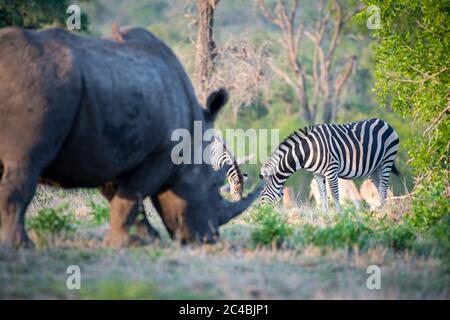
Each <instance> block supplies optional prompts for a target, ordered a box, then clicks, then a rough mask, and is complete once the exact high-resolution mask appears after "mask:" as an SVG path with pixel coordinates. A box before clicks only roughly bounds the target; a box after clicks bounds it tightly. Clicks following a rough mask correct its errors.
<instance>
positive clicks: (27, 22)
mask: <svg viewBox="0 0 450 320" xmlns="http://www.w3.org/2000/svg"><path fill="white" fill-rule="evenodd" d="M71 4H72V2H71V1H69V0H46V1H29V0H28V1H27V0H0V28H3V27H7V26H18V27H19V26H20V27H24V28H29V29H38V28H42V27H44V26H48V25H54V26H59V27H63V26H65V23H66V20H67V18H68V14H67V8H68V7H69V6H70V5H71ZM87 27H88V20H87V16H86V15H85V14H83V12H82V14H81V29H82V30H87Z"/></svg>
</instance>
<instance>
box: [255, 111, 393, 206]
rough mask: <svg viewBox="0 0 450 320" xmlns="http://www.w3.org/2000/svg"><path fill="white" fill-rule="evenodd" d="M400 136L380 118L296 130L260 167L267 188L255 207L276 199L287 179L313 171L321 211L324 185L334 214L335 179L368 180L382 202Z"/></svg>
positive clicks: (337, 191) (337, 195) (337, 190)
mask: <svg viewBox="0 0 450 320" xmlns="http://www.w3.org/2000/svg"><path fill="white" fill-rule="evenodd" d="M398 144H399V138H398V135H397V133H396V132H395V130H394V129H393V128H392V127H391V126H390V125H389V124H387V123H386V122H384V121H383V120H380V119H368V120H362V121H358V122H352V123H348V124H342V125H339V124H320V125H315V126H310V127H307V128H305V129H303V130H302V129H299V130H297V131H295V132H294V133H293V134H291V135H290V136H289V137H288V138H287V139H286V140H284V141H283V142H282V143H281V144H280V145H279V147H278V148H277V149H276V150H275V151H274V153H273V154H272V155H271V157H270V158H269V160H268V161H267V163H266V164H265V165H264V166H263V167H262V168H261V175H260V177H261V178H262V179H264V180H265V182H266V184H265V187H264V189H263V191H262V194H261V200H260V203H262V204H271V203H275V202H277V201H278V200H279V198H280V197H281V195H282V188H283V185H284V183H285V182H286V180H287V179H288V178H289V177H290V176H291V175H292V174H293V173H294V172H296V171H298V170H300V169H305V170H308V171H310V172H312V173H313V175H314V177H315V179H316V180H317V183H318V185H319V190H320V197H321V203H322V210H323V211H327V210H328V208H327V207H328V206H327V199H326V185H325V180H328V184H329V187H330V190H331V194H332V196H333V200H334V203H335V206H336V210H337V211H338V212H340V211H341V207H340V204H339V187H338V178H343V179H355V178H361V177H367V176H370V177H371V178H372V180H373V181H374V183H375V184H376V186H377V189H378V193H379V197H380V203H381V204H383V202H384V200H385V199H386V192H387V187H388V185H387V183H388V179H389V174H390V172H391V170H392V171H393V172H394V173H398V171H397V170H396V168H395V165H394V160H395V155H396V153H397V149H398Z"/></svg>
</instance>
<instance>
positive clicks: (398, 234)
mask: <svg viewBox="0 0 450 320" xmlns="http://www.w3.org/2000/svg"><path fill="white" fill-rule="evenodd" d="M336 219H337V222H336V224H335V225H332V226H327V227H325V228H320V227H317V226H313V225H309V224H307V225H304V226H303V227H302V228H300V229H299V230H298V232H297V236H296V241H297V242H299V243H300V244H301V245H308V244H312V245H315V246H320V247H328V248H332V249H336V248H348V247H353V246H358V247H359V248H360V249H368V248H372V247H376V246H387V247H391V248H393V249H397V250H405V249H411V248H413V247H414V245H415V241H416V239H417V234H416V231H415V229H414V228H413V226H412V225H411V223H409V222H408V221H403V222H401V223H393V222H392V221H385V220H384V219H381V220H379V219H373V218H371V217H370V216H364V217H360V216H358V215H355V214H345V215H342V216H337V218H336Z"/></svg>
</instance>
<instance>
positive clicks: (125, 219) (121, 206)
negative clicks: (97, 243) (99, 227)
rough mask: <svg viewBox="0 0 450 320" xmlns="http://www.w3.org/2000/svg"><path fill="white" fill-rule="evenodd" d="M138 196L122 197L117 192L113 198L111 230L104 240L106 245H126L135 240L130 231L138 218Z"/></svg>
mask: <svg viewBox="0 0 450 320" xmlns="http://www.w3.org/2000/svg"><path fill="white" fill-rule="evenodd" d="M137 203H138V200H137V199H136V198H126V197H121V196H120V195H118V194H117V193H116V194H115V195H114V197H113V198H112V200H111V210H110V230H109V233H108V235H107V236H106V238H105V240H104V244H105V245H106V246H111V247H125V246H128V245H131V244H132V242H133V239H132V237H130V235H129V233H128V231H129V229H130V227H131V226H132V225H133V223H134V222H135V220H136V215H137Z"/></svg>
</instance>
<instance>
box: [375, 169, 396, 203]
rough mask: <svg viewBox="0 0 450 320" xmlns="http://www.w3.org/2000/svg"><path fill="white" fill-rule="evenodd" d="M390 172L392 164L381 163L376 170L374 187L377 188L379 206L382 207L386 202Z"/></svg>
mask: <svg viewBox="0 0 450 320" xmlns="http://www.w3.org/2000/svg"><path fill="white" fill-rule="evenodd" d="M391 170H392V162H390V163H383V164H382V165H381V167H380V169H378V170H377V181H376V182H375V186H376V187H377V189H378V194H379V196H380V206H382V205H383V204H384V202H385V201H386V196H387V190H388V181H389V175H390V173H391Z"/></svg>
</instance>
